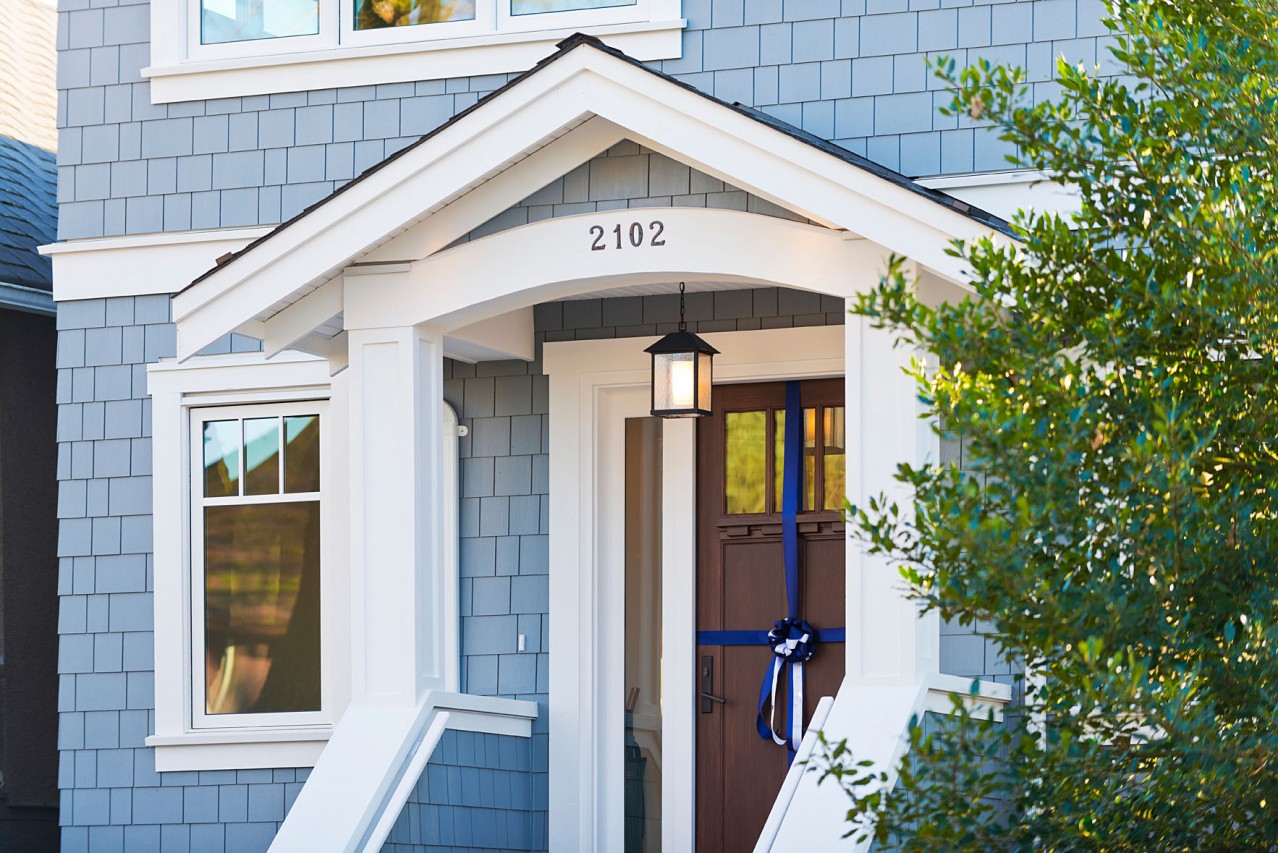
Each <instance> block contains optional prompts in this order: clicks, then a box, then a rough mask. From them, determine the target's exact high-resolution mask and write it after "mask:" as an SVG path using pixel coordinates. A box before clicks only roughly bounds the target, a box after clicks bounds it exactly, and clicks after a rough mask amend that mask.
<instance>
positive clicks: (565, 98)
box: [173, 55, 583, 359]
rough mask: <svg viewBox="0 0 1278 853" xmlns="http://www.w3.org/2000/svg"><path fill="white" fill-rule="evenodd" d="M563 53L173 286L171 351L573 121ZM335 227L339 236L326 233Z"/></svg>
mask: <svg viewBox="0 0 1278 853" xmlns="http://www.w3.org/2000/svg"><path fill="white" fill-rule="evenodd" d="M570 59H572V56H571V55H569V56H567V57H564V59H561V60H559V61H558V62H556V63H553V64H552V65H550V66H548V67H547V68H545V69H543V70H542V72H541V73H540V74H537V75H534V76H533V77H531V78H529V80H528V81H527V83H528V84H532V85H529V86H526V87H525V86H516V87H514V88H512V89H508V90H507V91H506V92H503V93H502V94H501V95H499V96H498V97H496V98H494V99H492V100H491V101H490V102H489V103H488V104H486V106H485V108H484V109H478V110H475V111H474V112H473V113H471V114H469V115H467V116H465V117H463V119H462V120H460V121H458V122H456V123H454V124H452V125H450V126H448V127H445V128H443V130H441V131H440V132H439V133H437V134H436V135H435V136H433V137H432V138H430V139H429V140H427V141H426V142H425V143H424V144H423V145H421V146H419V147H418V148H417V149H415V150H413V151H410V152H408V154H407V155H406V156H403V157H400V158H398V159H396V160H394V161H391V162H389V163H387V164H386V165H385V166H384V167H383V168H381V169H380V170H379V171H377V172H374V173H373V174H371V175H368V176H367V177H365V178H364V179H362V180H360V181H358V182H356V183H354V184H350V185H349V186H348V187H347V188H346V189H345V190H344V191H343V192H342V193H341V194H340V195H338V196H335V197H334V198H333V199H332V200H330V201H329V202H327V203H325V204H322V205H320V206H319V207H317V208H316V209H315V210H313V211H311V212H310V213H309V214H307V215H306V216H304V217H302V218H301V219H299V220H297V221H295V222H293V223H291V224H289V225H287V226H286V227H283V228H281V229H280V230H279V231H277V232H276V233H275V234H273V235H272V236H271V239H269V240H265V241H263V242H262V243H261V244H260V245H258V246H257V247H256V248H255V249H254V250H252V251H251V252H249V253H248V254H246V255H245V256H244V257H242V258H240V259H238V260H236V261H235V262H233V263H231V264H228V265H226V267H225V268H223V269H218V270H215V271H214V272H213V273H212V275H210V276H209V277H208V278H206V279H204V280H202V281H200V282H199V283H198V284H196V285H194V286H193V287H191V288H190V289H188V290H186V291H184V292H182V293H180V294H178V295H177V296H176V297H175V298H174V300H173V314H174V319H175V320H177V321H179V326H178V357H179V358H182V359H185V358H189V357H190V356H191V355H194V354H195V353H197V352H199V350H201V349H203V348H204V347H205V346H207V345H208V344H209V343H211V342H213V341H215V340H217V339H218V338H219V337H221V336H222V335H223V334H225V332H226V331H227V330H228V329H232V328H235V327H237V326H239V325H240V323H242V322H243V321H244V320H246V319H248V318H251V317H255V316H257V315H258V314H259V313H260V312H261V311H263V310H264V309H266V308H268V307H270V306H271V305H274V304H277V303H279V302H284V301H287V300H288V299H289V297H290V295H291V294H292V293H293V292H294V291H296V290H298V289H301V288H304V287H305V286H306V285H307V284H308V283H310V282H313V281H315V280H317V279H320V278H324V277H327V276H331V275H332V274H333V273H334V272H336V271H339V270H341V269H342V268H343V267H345V266H346V265H347V264H349V263H351V262H352V261H354V260H356V259H357V258H359V257H360V256H361V255H362V254H363V253H364V252H365V251H367V250H368V249H369V248H370V247H372V246H373V245H376V244H377V243H380V242H381V241H382V240H383V239H384V238H385V236H386V234H387V232H388V231H393V230H398V228H399V227H400V226H401V224H402V223H404V222H407V221H410V220H414V219H416V218H417V217H418V216H420V214H421V213H422V211H424V210H426V209H429V208H430V207H432V206H434V205H436V204H439V203H441V202H442V201H444V200H446V199H448V198H451V197H453V196H454V195H457V194H460V193H462V192H464V191H465V190H467V189H469V188H470V187H472V186H475V185H478V184H479V183H482V182H483V180H484V179H485V178H486V177H487V175H488V174H489V173H491V172H492V171H493V170H494V166H500V165H501V164H504V163H507V162H509V161H510V160H512V159H513V158H515V157H518V156H519V155H520V154H521V153H523V152H524V151H526V150H528V149H530V148H536V147H539V143H540V142H541V140H544V139H547V138H550V137H552V136H554V135H556V133H557V132H558V131H560V130H561V129H562V128H564V127H570V126H573V125H575V124H578V123H580V120H581V118H582V117H583V116H582V113H583V110H582V108H581V106H580V105H581V100H580V99H579V98H576V97H573V94H572V93H570V92H566V91H564V90H562V89H559V88H557V85H558V84H561V83H563V82H564V81H565V79H566V78H567V77H568V76H569V75H570V74H572V73H573V72H574V69H572V68H571V65H572V64H573V63H570V62H568V60H570ZM547 89H549V90H550V91H549V92H548V93H547V92H546V90H547ZM539 94H541V95H543V96H544V97H538V95H539ZM513 201H517V199H514V200H512V202H513ZM339 225H340V233H341V239H334V238H333V237H332V236H331V235H332V233H333V232H334V231H335V229H336V228H337V227H338V226H339ZM244 284H249V285H251V286H249V287H244V286H242V285H244ZM196 312H198V316H195V315H196Z"/></svg>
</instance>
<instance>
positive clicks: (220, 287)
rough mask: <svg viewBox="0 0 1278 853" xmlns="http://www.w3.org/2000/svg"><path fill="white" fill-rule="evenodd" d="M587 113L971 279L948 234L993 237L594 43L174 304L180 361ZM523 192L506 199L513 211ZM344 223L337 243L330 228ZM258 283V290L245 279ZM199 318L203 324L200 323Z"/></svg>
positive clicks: (775, 199)
mask: <svg viewBox="0 0 1278 853" xmlns="http://www.w3.org/2000/svg"><path fill="white" fill-rule="evenodd" d="M590 115H600V116H603V117H605V118H607V119H609V120H610V121H611V122H613V123H614V124H616V125H618V126H620V127H622V128H625V129H626V130H627V132H628V133H627V135H629V136H631V137H632V138H635V139H636V141H639V142H642V143H644V144H647V145H649V146H651V147H653V148H654V149H656V150H659V151H662V153H666V154H668V155H669V156H672V157H674V158H676V159H679V160H681V161H683V162H690V163H691V164H692V165H696V166H697V167H698V168H700V169H702V170H704V171H707V172H709V173H710V174H713V175H716V176H718V177H722V178H724V179H725V180H729V181H731V182H732V183H734V184H735V185H737V186H741V187H743V188H745V189H749V190H751V191H753V192H755V193H756V194H758V195H760V196H762V197H763V198H766V199H768V200H769V201H773V202H774V203H777V204H780V205H782V206H783V207H787V208H789V209H791V210H796V211H799V212H802V213H804V214H805V215H807V216H809V217H810V218H813V219H816V220H817V221H820V222H823V223H826V224H832V225H836V226H838V227H842V228H846V229H847V230H849V231H852V232H853V233H855V234H858V235H861V236H864V237H866V238H868V239H870V240H873V241H874V242H875V243H878V244H880V245H882V246H885V247H887V248H889V249H891V250H892V251H895V252H898V253H899V254H902V255H905V256H908V257H911V258H914V259H915V260H917V261H919V262H920V263H922V264H923V265H925V266H927V267H928V268H930V269H933V270H934V271H936V272H937V273H938V274H940V275H942V276H944V277H946V278H948V279H951V280H961V279H962V277H963V271H962V268H961V266H960V265H959V263H958V262H957V260H956V259H954V258H952V257H950V256H949V255H948V254H947V253H946V249H947V248H948V245H949V243H950V241H951V240H953V239H955V238H967V239H970V238H973V237H977V236H983V235H987V234H991V233H993V232H991V230H990V229H988V228H986V227H985V226H983V225H981V224H979V223H977V222H975V221H973V220H971V219H970V218H968V217H966V216H964V215H962V214H960V213H958V212H957V211H954V210H951V209H949V208H947V207H945V206H943V205H940V204H937V203H936V202H935V201H933V200H931V199H928V198H926V197H924V196H921V195H919V194H917V193H914V192H911V191H910V190H909V189H907V188H905V187H901V186H898V185H896V184H893V183H892V182H890V181H887V180H885V179H883V178H880V177H878V176H876V175H873V174H871V173H869V172H867V171H865V170H864V169H860V168H858V167H857V166H855V165H853V164H850V163H845V162H842V161H840V160H838V159H837V158H835V157H832V156H831V155H828V154H826V153H824V152H822V151H819V150H817V149H815V148H813V147H812V146H810V145H807V144H805V143H803V142H801V141H799V140H797V139H794V138H792V137H790V136H788V135H786V134H784V133H782V132H780V131H778V130H776V129H774V128H770V127H768V126H767V125H765V124H763V123H761V122H759V121H756V120H754V119H752V118H749V117H747V116H745V115H741V114H739V113H737V112H735V111H733V110H730V109H726V108H724V107H723V106H722V105H719V104H716V103H714V102H713V101H711V100H710V99H708V98H705V97H703V96H701V95H699V94H697V93H695V92H692V91H689V90H685V89H683V88H682V87H679V86H675V85H672V84H667V83H664V82H663V81H661V80H659V78H656V77H654V76H653V75H652V74H650V73H649V72H647V71H645V70H643V69H642V68H638V67H635V66H634V65H631V64H630V63H628V62H626V61H624V60H622V59H618V58H617V57H614V56H611V55H609V54H607V53H604V52H602V51H599V50H595V49H593V48H590V47H588V46H583V47H579V48H577V49H575V50H573V51H572V52H570V53H569V54H567V55H565V56H562V57H560V58H559V59H557V60H556V61H555V62H553V63H551V64H550V65H548V66H546V67H544V68H542V69H541V70H540V71H539V72H538V73H537V74H534V75H532V76H531V77H529V78H528V79H527V80H525V81H524V82H523V83H521V84H520V85H518V86H514V87H512V88H510V89H508V90H506V91H505V92H503V93H501V94H500V95H498V96H497V97H495V98H492V99H491V100H490V101H488V102H486V103H485V104H484V106H483V107H482V108H480V109H477V110H475V111H474V112H472V113H470V114H468V115H465V116H463V117H462V118H461V119H460V120H458V121H456V122H455V123H453V124H452V125H449V126H447V127H444V128H443V129H442V130H441V131H440V132H438V133H437V134H436V135H435V136H434V137H432V138H430V139H429V140H427V141H426V142H425V143H424V144H422V145H420V146H419V147H418V148H416V149H414V150H412V151H409V152H407V154H406V155H405V156H403V157H400V158H398V159H397V160H395V161H393V162H390V163H388V164H387V165H386V166H384V167H383V168H382V169H381V170H379V171H378V172H375V173H373V174H372V175H369V176H368V177H366V178H364V179H363V180H361V181H359V182H357V183H355V184H353V185H351V186H350V187H349V188H348V189H347V190H346V191H344V192H342V193H341V194H340V195H339V196H336V197H334V198H333V199H332V200H330V201H329V202H327V203H325V204H322V205H320V206H319V207H317V208H316V209H315V210H313V211H312V212H311V213H309V214H307V215H306V216H305V217H303V218H301V219H300V220H298V221H296V222H294V223H292V224H290V225H288V226H287V227H285V228H283V229H281V230H279V231H278V232H277V233H275V234H273V235H272V237H271V239H269V240H266V241H263V242H262V244H261V245H259V246H258V247H257V248H255V249H254V250H253V251H252V252H250V253H249V254H247V255H245V256H244V257H243V258H240V259H239V260H237V261H236V262H235V263H232V264H229V265H228V266H227V267H226V268H225V269H223V270H217V271H215V272H214V273H213V274H212V275H211V276H209V277H208V278H206V279H205V280H203V281H201V282H200V283H199V284H198V285H196V286H195V287H193V288H191V289H190V290H188V291H186V292H184V293H182V294H179V295H178V297H177V298H176V299H175V300H174V315H175V318H176V319H178V320H179V321H181V322H180V323H179V333H178V354H179V358H188V357H190V356H191V355H192V354H194V353H196V352H198V351H199V350H200V349H201V348H203V347H204V346H206V345H207V344H208V343H210V342H211V341H213V340H216V339H217V338H218V337H220V336H221V335H222V334H224V333H225V332H226V331H227V330H228V329H232V328H236V327H237V326H239V325H240V324H241V323H242V322H244V321H245V320H246V319H248V318H251V317H255V316H257V315H258V314H259V313H260V312H262V311H263V310H265V309H267V308H269V307H270V306H272V305H275V304H278V303H281V302H287V301H289V298H290V295H291V294H292V293H294V292H295V291H297V290H299V289H305V288H307V287H308V286H309V285H310V283H312V282H315V281H317V280H320V279H322V278H324V277H326V276H332V275H333V274H335V273H336V272H337V271H339V270H340V269H341V268H342V267H344V266H346V265H347V264H349V263H351V262H353V261H355V260H357V259H358V258H359V257H360V256H361V255H362V253H364V252H366V251H368V250H369V249H370V248H371V247H373V246H375V245H378V244H379V243H381V242H383V241H384V240H385V239H386V236H387V234H388V233H394V232H396V231H399V230H402V228H403V225H404V223H407V222H410V221H415V220H417V219H419V218H420V217H421V216H422V214H423V213H424V212H425V211H428V210H430V209H432V208H434V207H436V206H438V205H441V204H443V203H444V202H446V201H448V200H450V199H453V198H455V197H457V196H458V195H460V194H461V193H463V192H466V191H468V190H470V189H472V188H473V187H475V186H478V185H480V184H482V183H483V182H484V181H485V180H487V179H488V177H490V176H491V175H492V174H493V173H494V171H496V170H495V169H494V164H496V166H497V170H500V168H501V166H503V165H505V164H508V163H510V162H513V161H514V160H516V159H518V158H519V157H521V156H523V155H526V154H527V153H528V152H529V151H530V150H533V149H536V148H538V147H541V146H542V145H544V144H545V143H546V141H547V140H550V139H553V138H554V137H556V136H558V135H562V133H563V130H564V128H571V127H574V126H576V125H578V124H580V123H582V120H583V119H584V118H586V117H588V116H590ZM518 200H519V198H518V197H516V198H511V199H509V201H510V203H512V204H513V203H515V202H516V201H518ZM339 224H340V226H341V235H342V238H341V239H340V240H338V239H333V238H331V237H330V236H329V234H330V233H331V232H332V231H334V230H335V229H336V227H337V226H338V225H339ZM250 281H251V282H252V287H247V288H246V287H242V286H241V285H243V284H246V283H248V282H250ZM197 315H198V316H197Z"/></svg>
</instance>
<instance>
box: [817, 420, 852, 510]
mask: <svg viewBox="0 0 1278 853" xmlns="http://www.w3.org/2000/svg"><path fill="white" fill-rule="evenodd" d="M844 434H845V433H844V424H843V407H842V406H826V407H825V408H824V409H822V410H821V440H822V444H823V447H822V455H821V467H822V471H823V472H824V473H825V508H826V509H843V501H844V499H845V497H846V496H847V449H846V448H845V447H844V446H843V436H844Z"/></svg>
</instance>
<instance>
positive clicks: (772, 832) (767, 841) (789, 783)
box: [754, 696, 834, 853]
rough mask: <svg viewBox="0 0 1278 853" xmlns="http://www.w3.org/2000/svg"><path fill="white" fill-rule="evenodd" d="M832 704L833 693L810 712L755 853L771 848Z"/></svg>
mask: <svg viewBox="0 0 1278 853" xmlns="http://www.w3.org/2000/svg"><path fill="white" fill-rule="evenodd" d="M832 705H834V697H832V696H822V697H821V699H820V701H818V702H817V706H816V709H815V710H814V711H813V712H812V720H811V721H810V722H809V723H808V730H807V731H806V732H804V733H803V740H801V741H800V742H799V751H798V752H796V753H795V754H794V761H793V763H791V764H790V770H789V772H787V773H786V774H785V781H784V782H782V783H781V791H780V793H778V794H777V798H776V801H775V802H773V804H772V811H771V812H769V813H768V821H767V823H765V824H764V825H763V832H761V833H759V842H758V843H757V844H755V845H754V850H755V853H766V851H768V850H771V849H772V842H774V841H776V840H777V832H779V831H780V830H781V821H782V820H784V819H785V813H786V811H788V810H789V808H790V801H791V800H792V799H794V792H795V791H797V790H798V789H799V781H800V780H801V779H802V778H803V774H804V773H806V772H807V770H808V759H810V758H811V757H812V751H813V750H815V749H816V745H817V735H818V733H820V731H821V728H822V727H823V726H824V725H825V720H826V717H828V716H829V715H830V707H831V706H832Z"/></svg>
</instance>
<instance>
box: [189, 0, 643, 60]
mask: <svg viewBox="0 0 1278 853" xmlns="http://www.w3.org/2000/svg"><path fill="white" fill-rule="evenodd" d="M194 2H196V3H198V6H197V7H196V9H195V10H194V11H195V14H196V16H197V19H198V21H199V26H198V27H194V28H193V29H195V30H197V32H195V33H192V36H193V37H192V39H191V48H192V51H193V52H192V57H193V58H194V57H196V56H197V55H198V54H203V55H204V56H208V57H210V58H212V57H216V56H243V55H248V54H251V53H259V54H260V53H267V52H269V53H277V52H284V51H289V52H291V51H295V50H315V49H323V48H329V47H335V46H341V47H350V46H359V45H367V44H386V43H389V42H402V41H420V40H429V39H438V38H452V37H460V36H483V35H497V34H501V33H506V32H529V31H535V30H551V29H554V30H558V29H575V28H578V27H590V26H596V25H602V24H618V23H631V22H637V21H643V20H647V8H646V7H647V5H648V2H649V0H194ZM266 40H269V42H268V43H267V44H262V42H264V41H266ZM254 43H257V46H254ZM268 44H269V46H268ZM218 45H220V46H222V47H221V48H212V47H211V46H218ZM236 45H238V47H235V46H236Z"/></svg>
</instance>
